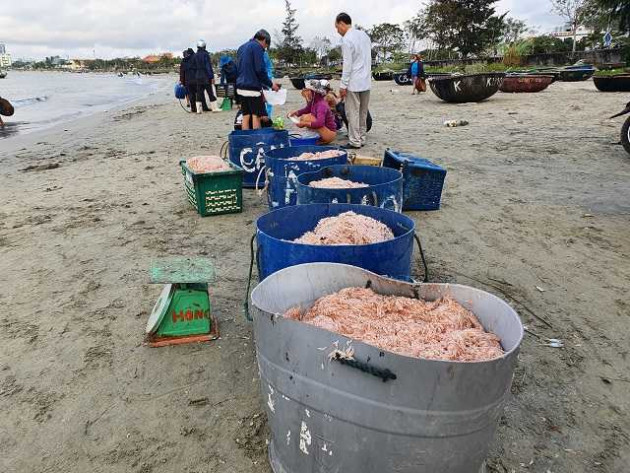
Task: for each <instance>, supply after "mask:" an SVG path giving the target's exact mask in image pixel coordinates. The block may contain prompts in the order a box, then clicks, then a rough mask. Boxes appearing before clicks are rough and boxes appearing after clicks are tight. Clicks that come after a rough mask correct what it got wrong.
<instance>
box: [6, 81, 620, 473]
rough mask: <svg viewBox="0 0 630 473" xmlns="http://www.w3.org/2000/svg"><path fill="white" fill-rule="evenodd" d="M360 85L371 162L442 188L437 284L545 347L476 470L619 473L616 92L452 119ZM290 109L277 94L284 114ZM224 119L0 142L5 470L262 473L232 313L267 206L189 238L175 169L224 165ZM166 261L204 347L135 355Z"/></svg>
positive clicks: (539, 98) (540, 99)
mask: <svg viewBox="0 0 630 473" xmlns="http://www.w3.org/2000/svg"><path fill="white" fill-rule="evenodd" d="M287 84H288V81H287ZM374 85H375V90H374V92H373V103H372V106H371V110H372V113H373V115H374V120H375V125H374V129H373V131H372V133H371V134H370V135H369V145H368V147H367V149H366V150H365V154H373V155H382V153H383V151H384V150H385V149H386V148H388V147H391V148H395V149H399V150H402V151H407V152H411V153H416V154H418V155H421V156H424V157H427V158H430V159H432V160H434V161H435V162H436V163H438V164H440V165H442V166H444V167H446V168H447V170H448V176H447V183H446V188H445V192H444V196H443V206H442V209H441V210H440V211H439V212H432V213H423V212H416V213H410V214H409V215H410V216H411V217H412V218H414V220H415V221H416V222H417V224H418V227H419V231H420V235H421V236H422V238H423V243H424V245H425V249H426V252H427V256H428V258H429V264H430V267H431V270H432V275H433V277H432V279H433V280H434V281H449V282H457V283H461V284H467V285H472V286H474V287H478V288H481V289H485V290H488V291H490V292H493V293H495V294H497V295H498V296H500V297H502V298H504V299H506V300H507V301H509V302H510V303H511V304H512V305H513V306H514V307H515V308H516V309H517V310H518V311H519V313H520V315H521V317H522V319H523V321H524V323H525V324H526V325H527V327H528V329H529V330H530V332H532V333H535V334H537V336H538V337H539V338H538V337H537V336H534V335H531V334H528V335H527V336H526V339H525V340H524V343H523V346H522V351H521V355H520V364H519V366H518V369H517V372H516V375H515V379H514V385H513V388H512V394H513V396H512V398H511V400H510V402H509V405H508V408H507V410H506V413H505V416H504V417H503V418H502V419H501V422H500V428H499V433H498V436H497V438H496V440H495V442H494V444H493V447H492V453H491V456H490V458H489V462H488V463H489V471H490V472H500V473H511V472H513V471H514V472H521V471H530V472H543V473H545V472H548V471H550V472H553V473H577V472H584V473H586V472H599V471H601V472H623V471H626V470H627V465H628V464H629V462H630V453H629V452H630V427H629V426H630V415H629V413H628V412H629V409H630V396H628V389H629V386H630V384H629V383H630V375H629V373H630V362H629V360H628V353H629V352H630V341H629V338H628V335H627V327H628V325H629V324H630V304H629V303H628V295H627V291H628V287H630V257H629V256H630V234H629V232H628V229H629V228H630V226H629V223H630V156H629V155H627V154H626V153H625V151H624V150H623V148H622V147H621V146H619V145H617V144H615V143H616V142H618V140H619V130H620V129H621V124H622V120H620V119H617V120H613V121H609V120H607V117H608V116H610V115H612V114H613V113H616V112H617V111H619V110H621V109H622V108H623V106H624V105H625V103H626V102H627V97H626V94H604V93H600V92H597V91H596V89H595V87H594V85H593V83H592V82H584V83H574V84H569V83H557V84H554V85H552V86H551V87H550V88H549V89H548V90H547V91H545V92H542V93H540V94H527V95H512V94H497V95H495V96H494V97H492V98H491V99H490V100H488V101H486V102H483V103H480V104H467V105H449V104H445V103H443V102H441V101H439V99H437V98H436V97H435V96H434V95H433V94H432V93H431V92H428V93H427V94H425V95H423V96H420V97H412V96H411V89H410V88H404V87H397V86H396V85H395V84H394V83H393V82H391V83H374ZM287 86H288V87H290V85H287ZM392 91H393V92H392ZM300 100H301V99H300V98H299V95H298V94H297V92H295V91H291V93H290V102H291V103H290V104H289V105H288V106H287V107H285V108H284V110H285V111H287V110H289V109H290V108H294V107H295V108H297V106H298V105H299V104H300ZM233 118H234V115H233V114H231V113H222V114H206V115H203V116H192V115H186V114H185V113H184V112H183V111H182V109H181V108H180V106H179V104H178V103H177V102H175V101H174V100H173V99H171V97H170V95H167V94H166V93H164V94H161V95H159V96H156V97H152V98H151V99H148V100H146V101H144V102H141V103H138V104H136V105H134V106H133V107H130V108H129V109H127V110H124V111H115V112H108V113H104V114H101V115H97V116H93V117H90V118H89V119H86V120H82V121H80V122H73V123H70V124H66V125H64V126H62V127H58V128H55V129H53V130H50V131H48V132H45V133H41V134H33V135H29V136H25V137H15V138H10V139H8V140H2V141H0V163H1V165H2V171H1V172H0V201H2V202H3V205H2V207H1V208H0V287H1V288H2V289H1V290H0V304H1V305H2V307H4V309H5V310H4V311H3V313H2V315H1V316H0V355H1V356H0V470H1V471H6V472H32V473H36V472H57V471H63V472H68V473H70V472H73V473H74V472H77V473H79V472H81V473H82V472H85V471H95V472H144V473H146V472H151V471H155V472H158V471H169V472H187V473H201V472H226V471H229V472H243V473H254V472H256V473H259V472H265V473H267V472H270V471H271V470H270V468H269V466H268V462H267V458H266V440H267V438H268V430H267V427H266V423H265V416H264V414H263V408H262V403H261V398H260V395H259V391H258V389H259V384H258V375H257V369H256V360H255V354H254V345H253V338H252V331H251V326H250V325H249V324H248V323H247V322H246V321H245V319H244V317H243V314H242V304H243V300H244V297H245V285H246V279H247V270H248V265H249V246H248V245H249V239H250V238H251V236H252V234H253V232H254V221H255V219H256V217H257V216H259V215H261V214H262V213H264V212H265V211H266V205H265V202H264V201H263V199H261V198H259V197H258V196H257V195H256V194H255V193H254V192H253V191H245V205H246V210H245V212H244V213H243V214H239V215H228V216H221V217H212V218H206V219H202V218H200V217H198V216H197V215H196V214H195V213H194V211H193V210H192V209H191V208H190V207H189V204H188V202H187V201H186V198H185V195H184V191H183V181H182V176H181V173H180V171H179V168H178V162H179V159H180V158H182V157H189V156H194V155H198V154H201V153H218V151H219V149H220V147H221V145H222V143H223V142H224V141H225V140H226V136H227V134H228V133H229V131H230V129H231V125H232V121H233ZM447 119H461V120H467V121H469V122H470V125H469V126H466V127H461V128H445V127H443V126H442V123H443V122H444V120H447ZM65 130H67V131H65ZM167 255H186V256H205V257H209V258H213V259H214V261H215V264H216V267H217V280H216V282H215V283H214V284H213V286H212V290H211V293H212V297H213V301H212V302H213V307H214V312H215V315H216V316H217V317H218V318H219V321H220V328H221V334H222V336H221V339H220V340H218V341H216V342H213V343H209V344H203V345H192V346H179V347H171V348H162V349H150V348H147V347H145V346H144V345H143V334H144V328H145V325H146V321H147V317H148V314H149V312H150V311H151V308H152V307H153V304H154V303H155V301H156V299H157V296H158V294H159V292H160V288H159V287H156V286H151V285H149V284H148V280H149V276H148V273H147V269H148V268H149V267H150V265H151V262H152V261H153V260H154V259H156V258H159V257H162V256H167ZM414 271H415V272H416V274H417V275H420V274H421V270H420V267H419V266H416V267H415V268H414ZM541 319H544V320H546V321H547V322H548V323H549V324H550V325H551V327H549V326H548V325H546V324H545V323H543V322H541ZM546 338H558V339H561V340H563V341H564V343H565V348H563V349H554V348H550V347H547V346H544V343H543V341H544V339H546Z"/></svg>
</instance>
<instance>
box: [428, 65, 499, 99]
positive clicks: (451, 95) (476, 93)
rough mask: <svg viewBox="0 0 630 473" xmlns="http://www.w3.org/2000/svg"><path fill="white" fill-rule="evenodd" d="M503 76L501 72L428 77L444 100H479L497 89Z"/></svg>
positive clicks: (492, 93) (490, 95)
mask: <svg viewBox="0 0 630 473" xmlns="http://www.w3.org/2000/svg"><path fill="white" fill-rule="evenodd" d="M504 78H505V73H503V72H493V73H484V74H467V75H452V76H433V77H429V85H430V86H431V90H432V91H433V93H434V94H435V95H437V96H438V97H439V98H441V99H442V100H444V101H445V102H450V103H466V102H481V101H483V100H486V99H487V98H490V97H492V96H493V95H494V94H496V93H497V92H498V91H499V87H501V84H502V83H503V79H504Z"/></svg>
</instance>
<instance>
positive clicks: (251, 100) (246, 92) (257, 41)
mask: <svg viewBox="0 0 630 473" xmlns="http://www.w3.org/2000/svg"><path fill="white" fill-rule="evenodd" d="M269 46H271V35H270V34H269V33H268V32H267V30H260V31H258V32H257V33H256V35H255V36H254V38H253V39H251V40H249V41H248V42H247V43H245V44H243V45H242V46H241V47H240V48H238V53H237V59H236V68H237V70H238V77H237V79H236V93H237V94H238V96H239V101H240V104H241V110H242V111H243V130H249V129H250V126H251V129H254V130H258V129H260V128H261V124H260V117H262V116H264V115H265V113H266V110H265V101H264V98H263V88H268V89H272V90H274V91H278V90H279V89H280V86H278V84H274V83H273V82H272V81H271V79H270V78H269V74H268V73H267V68H266V67H265V49H267V48H268V47H269ZM250 120H251V121H250Z"/></svg>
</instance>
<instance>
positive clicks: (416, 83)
mask: <svg viewBox="0 0 630 473" xmlns="http://www.w3.org/2000/svg"><path fill="white" fill-rule="evenodd" d="M411 61H412V62H411V66H409V76H410V77H411V81H412V83H413V91H412V92H411V95H416V93H417V94H418V95H420V92H426V90H427V86H426V83H425V82H424V64H423V63H422V56H420V54H414V55H413V56H412V58H411Z"/></svg>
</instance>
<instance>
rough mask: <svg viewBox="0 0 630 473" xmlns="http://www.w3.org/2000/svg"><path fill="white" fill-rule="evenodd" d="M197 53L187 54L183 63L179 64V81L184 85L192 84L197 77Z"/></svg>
mask: <svg viewBox="0 0 630 473" xmlns="http://www.w3.org/2000/svg"><path fill="white" fill-rule="evenodd" d="M194 57H195V55H194V54H192V55H190V56H186V57H185V58H183V59H182V63H181V65H180V66H179V81H180V82H181V83H182V84H183V85H187V84H190V83H192V82H193V81H194V78H195V64H194Z"/></svg>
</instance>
